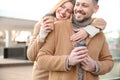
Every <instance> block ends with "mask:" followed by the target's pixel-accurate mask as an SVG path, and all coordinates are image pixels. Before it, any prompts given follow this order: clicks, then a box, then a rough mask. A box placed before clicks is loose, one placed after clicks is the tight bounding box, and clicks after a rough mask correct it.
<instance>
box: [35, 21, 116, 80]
mask: <svg viewBox="0 0 120 80" xmlns="http://www.w3.org/2000/svg"><path fill="white" fill-rule="evenodd" d="M72 27H73V26H72V23H70V22H69V21H58V22H56V23H55V28H54V31H52V32H51V33H50V34H49V36H48V37H47V39H46V42H45V44H44V45H43V46H42V48H41V49H40V50H39V53H38V56H37V66H38V68H39V69H46V70H48V71H49V80H77V79H78V76H77V66H74V67H72V68H71V70H70V71H67V70H66V58H67V57H68V55H69V54H70V52H71V50H72V49H73V45H74V44H75V43H71V41H70V36H71V35H72V34H74V31H73V29H72ZM86 42H87V48H88V51H89V52H88V53H89V56H90V57H92V58H93V59H94V60H95V61H97V63H98V65H99V67H100V70H99V72H98V73H96V74H92V73H90V72H86V71H84V80H98V79H99V78H98V76H99V75H102V74H105V73H107V72H109V71H110V70H111V69H112V67H113V64H114V63H113V60H112V56H111V54H110V52H109V49H108V44H107V42H106V39H105V36H104V34H103V33H102V32H101V33H99V34H97V35H96V36H95V37H93V38H92V39H90V38H87V39H86ZM38 75H39V74H38Z"/></svg>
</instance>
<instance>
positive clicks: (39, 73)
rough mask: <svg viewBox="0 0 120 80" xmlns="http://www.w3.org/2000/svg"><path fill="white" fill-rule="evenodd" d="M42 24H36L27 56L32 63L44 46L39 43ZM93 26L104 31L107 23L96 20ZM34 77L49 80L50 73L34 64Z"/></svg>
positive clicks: (60, 3) (55, 7) (62, 0)
mask: <svg viewBox="0 0 120 80" xmlns="http://www.w3.org/2000/svg"><path fill="white" fill-rule="evenodd" d="M66 1H69V0H60V2H58V4H57V5H56V6H54V7H53V9H52V10H51V11H50V13H55V10H56V9H57V8H58V7H59V6H60V5H62V4H63V3H64V2H66ZM40 24H41V21H40V22H38V23H36V24H35V26H34V31H33V36H32V39H31V41H30V44H29V45H28V49H27V56H28V59H29V60H31V61H36V56H37V54H38V50H39V49H40V48H41V46H42V45H43V44H44V43H42V42H39V38H38V34H39V31H40V26H41V25H40ZM92 25H94V26H96V27H98V28H100V29H104V27H105V25H106V22H105V21H104V20H103V19H95V20H94V21H93V23H92ZM32 75H33V76H32V78H33V79H32V80H48V71H45V70H41V69H38V66H37V64H36V62H35V63H34V66H33V73H32Z"/></svg>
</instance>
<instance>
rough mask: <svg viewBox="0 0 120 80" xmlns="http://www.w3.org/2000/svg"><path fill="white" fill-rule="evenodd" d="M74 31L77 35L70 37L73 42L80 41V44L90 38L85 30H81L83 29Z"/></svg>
mask: <svg viewBox="0 0 120 80" xmlns="http://www.w3.org/2000/svg"><path fill="white" fill-rule="evenodd" d="M74 31H75V32H76V33H75V34H73V35H72V36H71V37H70V40H71V41H78V42H80V41H82V40H84V39H85V38H87V37H88V33H87V32H86V31H85V30H84V29H83V28H81V29H75V30H74Z"/></svg>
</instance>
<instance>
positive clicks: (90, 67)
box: [81, 56, 96, 72]
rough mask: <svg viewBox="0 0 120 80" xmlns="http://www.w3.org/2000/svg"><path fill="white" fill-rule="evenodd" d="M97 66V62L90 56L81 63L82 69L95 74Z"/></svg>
mask: <svg viewBox="0 0 120 80" xmlns="http://www.w3.org/2000/svg"><path fill="white" fill-rule="evenodd" d="M95 64H96V62H95V61H94V60H93V59H92V58H91V57H90V56H87V57H86V59H85V60H83V61H82V62H81V66H82V69H83V70H85V71H89V72H95V70H96V66H95Z"/></svg>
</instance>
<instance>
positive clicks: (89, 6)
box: [74, 0, 99, 22]
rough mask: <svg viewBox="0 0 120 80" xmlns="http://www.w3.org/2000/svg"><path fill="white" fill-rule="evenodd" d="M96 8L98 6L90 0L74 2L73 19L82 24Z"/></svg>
mask: <svg viewBox="0 0 120 80" xmlns="http://www.w3.org/2000/svg"><path fill="white" fill-rule="evenodd" d="M98 8H99V7H98V5H96V4H94V3H93V1H92V0H76V3H75V7H74V15H75V18H76V20H77V21H79V22H83V21H84V20H86V19H88V18H90V17H91V16H92V14H93V13H95V12H96V11H97V10H98Z"/></svg>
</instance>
